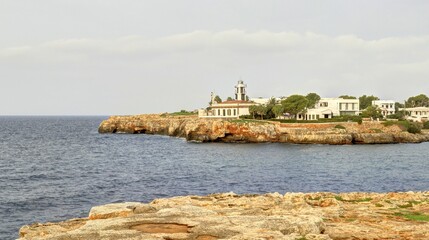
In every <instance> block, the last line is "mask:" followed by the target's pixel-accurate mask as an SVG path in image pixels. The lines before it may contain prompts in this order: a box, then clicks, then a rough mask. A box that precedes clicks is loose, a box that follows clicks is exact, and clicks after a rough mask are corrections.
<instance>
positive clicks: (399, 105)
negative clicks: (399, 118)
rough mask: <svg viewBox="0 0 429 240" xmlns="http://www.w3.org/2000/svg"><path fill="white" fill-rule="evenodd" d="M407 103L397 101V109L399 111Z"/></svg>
mask: <svg viewBox="0 0 429 240" xmlns="http://www.w3.org/2000/svg"><path fill="white" fill-rule="evenodd" d="M404 107H405V104H403V103H400V102H395V111H396V112H397V111H399V109H400V108H404Z"/></svg>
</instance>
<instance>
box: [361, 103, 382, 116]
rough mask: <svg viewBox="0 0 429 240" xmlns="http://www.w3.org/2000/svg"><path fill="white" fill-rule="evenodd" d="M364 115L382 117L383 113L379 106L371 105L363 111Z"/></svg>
mask: <svg viewBox="0 0 429 240" xmlns="http://www.w3.org/2000/svg"><path fill="white" fill-rule="evenodd" d="M362 116H363V117H370V118H382V117H383V114H381V110H380V109H379V108H378V107H376V106H372V105H371V106H369V107H367V108H366V109H365V110H363V111H362Z"/></svg>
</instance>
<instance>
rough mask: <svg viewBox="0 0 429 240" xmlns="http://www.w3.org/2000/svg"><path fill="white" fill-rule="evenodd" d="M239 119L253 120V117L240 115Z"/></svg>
mask: <svg viewBox="0 0 429 240" xmlns="http://www.w3.org/2000/svg"><path fill="white" fill-rule="evenodd" d="M239 118H240V119H253V116H252V115H241V116H240V117H239Z"/></svg>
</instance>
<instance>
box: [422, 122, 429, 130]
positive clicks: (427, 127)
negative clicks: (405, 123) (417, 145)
mask: <svg viewBox="0 0 429 240" xmlns="http://www.w3.org/2000/svg"><path fill="white" fill-rule="evenodd" d="M423 128H424V129H429V121H426V122H424V123H423Z"/></svg>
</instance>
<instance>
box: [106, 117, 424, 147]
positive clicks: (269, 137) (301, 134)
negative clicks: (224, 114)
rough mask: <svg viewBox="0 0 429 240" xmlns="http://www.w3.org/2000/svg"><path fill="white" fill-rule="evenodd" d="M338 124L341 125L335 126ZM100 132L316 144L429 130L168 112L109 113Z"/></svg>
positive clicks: (408, 138)
mask: <svg viewBox="0 0 429 240" xmlns="http://www.w3.org/2000/svg"><path fill="white" fill-rule="evenodd" d="M337 125H341V126H343V127H344V129H341V128H336V126H337ZM98 131H99V132H100V133H144V134H162V135H168V136H174V137H183V138H186V139H187V140H188V141H199V142H282V143H317V144H335V145H339V144H378V143H419V142H424V141H429V133H428V132H424V133H422V134H411V133H408V132H404V131H403V130H402V129H401V128H400V127H399V126H397V125H392V126H387V127H386V126H384V125H383V124H381V123H379V122H364V123H362V124H357V123H352V122H347V123H344V122H341V123H314V124H313V123H279V122H272V121H271V122H270V121H244V120H222V119H202V118H198V117H195V116H193V117H188V116H187V117H183V116H169V115H156V114H147V115H136V116H112V117H110V118H109V119H107V120H105V121H103V122H102V123H101V124H100V126H99V129H98Z"/></svg>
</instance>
